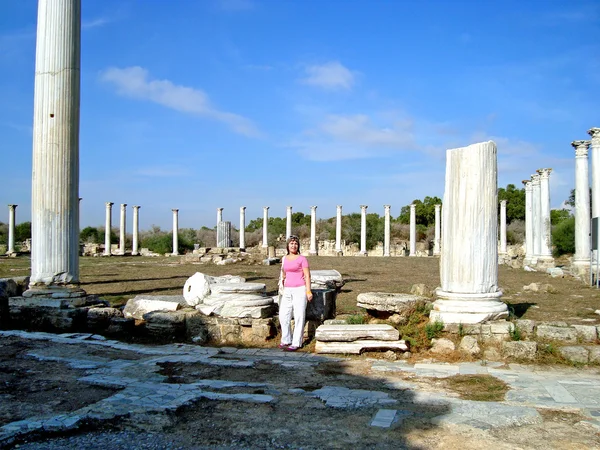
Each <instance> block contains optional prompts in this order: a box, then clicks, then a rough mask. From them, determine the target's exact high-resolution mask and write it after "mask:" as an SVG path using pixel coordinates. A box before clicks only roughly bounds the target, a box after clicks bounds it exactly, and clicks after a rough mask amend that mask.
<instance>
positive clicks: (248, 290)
mask: <svg viewBox="0 0 600 450" xmlns="http://www.w3.org/2000/svg"><path fill="white" fill-rule="evenodd" d="M265 289H266V286H265V284H264V283H215V284H211V285H210V295H211V296H213V295H214V294H262V293H264V292H265Z"/></svg>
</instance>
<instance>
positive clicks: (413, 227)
mask: <svg viewBox="0 0 600 450" xmlns="http://www.w3.org/2000/svg"><path fill="white" fill-rule="evenodd" d="M408 256H417V214H416V205H415V204H412V205H410V252H409V254H408Z"/></svg>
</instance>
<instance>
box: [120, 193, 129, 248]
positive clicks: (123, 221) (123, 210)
mask: <svg viewBox="0 0 600 450" xmlns="http://www.w3.org/2000/svg"><path fill="white" fill-rule="evenodd" d="M126 217H127V203H121V222H120V227H119V255H124V254H125V235H126V230H127V228H126V223H127V222H126Z"/></svg>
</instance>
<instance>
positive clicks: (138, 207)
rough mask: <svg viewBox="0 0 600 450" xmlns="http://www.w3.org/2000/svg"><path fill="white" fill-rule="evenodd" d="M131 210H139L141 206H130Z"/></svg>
mask: <svg viewBox="0 0 600 450" xmlns="http://www.w3.org/2000/svg"><path fill="white" fill-rule="evenodd" d="M132 208H133V209H140V208H141V206H140V205H135V206H132Z"/></svg>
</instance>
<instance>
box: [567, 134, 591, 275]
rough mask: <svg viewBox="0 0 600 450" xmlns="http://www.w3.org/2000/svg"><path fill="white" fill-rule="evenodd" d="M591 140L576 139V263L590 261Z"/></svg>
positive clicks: (574, 145)
mask: <svg viewBox="0 0 600 450" xmlns="http://www.w3.org/2000/svg"><path fill="white" fill-rule="evenodd" d="M590 144H591V142H590V141H574V142H572V143H571V145H572V146H573V147H574V148H575V257H574V258H573V263H574V264H576V265H589V263H590V188H589V167H588V149H589V146H590Z"/></svg>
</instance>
